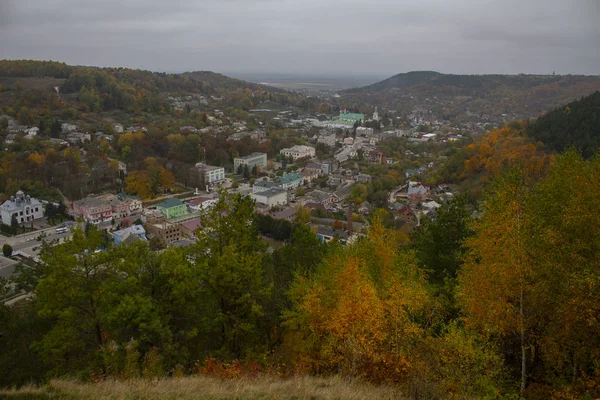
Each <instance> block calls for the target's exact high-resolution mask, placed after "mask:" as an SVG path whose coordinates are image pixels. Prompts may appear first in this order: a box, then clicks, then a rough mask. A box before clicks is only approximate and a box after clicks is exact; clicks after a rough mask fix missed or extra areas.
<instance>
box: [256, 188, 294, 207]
mask: <svg viewBox="0 0 600 400" xmlns="http://www.w3.org/2000/svg"><path fill="white" fill-rule="evenodd" d="M250 196H251V197H252V199H254V200H255V201H256V202H257V203H259V204H263V205H265V206H267V207H268V208H273V207H276V206H285V205H287V201H288V197H287V190H283V189H278V188H272V189H268V190H265V191H262V192H259V193H252V194H251V195H250Z"/></svg>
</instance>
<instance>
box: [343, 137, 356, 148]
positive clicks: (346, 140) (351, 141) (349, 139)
mask: <svg viewBox="0 0 600 400" xmlns="http://www.w3.org/2000/svg"><path fill="white" fill-rule="evenodd" d="M353 144H354V138H353V137H347V138H344V145H345V146H352V145H353Z"/></svg>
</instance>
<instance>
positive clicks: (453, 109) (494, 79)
mask: <svg viewBox="0 0 600 400" xmlns="http://www.w3.org/2000/svg"><path fill="white" fill-rule="evenodd" d="M597 90H600V78H598V77H596V76H581V75H524V74H520V75H452V74H442V73H439V72H433V71H413V72H408V73H403V74H398V75H395V76H393V77H390V78H388V79H385V80H383V81H381V82H377V83H374V84H372V85H369V86H365V87H361V88H354V89H349V90H346V91H343V92H342V98H341V99H340V102H341V104H343V105H345V106H346V107H358V106H359V105H360V106H363V107H365V106H371V107H373V106H380V107H383V108H387V109H392V110H394V109H397V110H402V109H411V108H418V109H424V110H430V111H432V112H433V113H434V114H435V115H438V116H440V117H443V118H445V119H450V120H454V119H456V118H458V119H460V120H465V119H466V118H467V114H468V115H472V116H477V117H481V116H483V115H486V116H489V119H490V120H494V121H498V120H502V119H501V118H500V117H501V114H506V115H507V116H508V117H509V118H510V119H528V118H533V117H535V116H538V115H540V114H542V113H544V112H546V111H549V110H552V109H554V108H555V107H558V106H560V105H562V104H566V103H568V102H570V101H573V100H575V99H577V98H579V97H581V96H582V95H588V94H590V93H593V92H595V91H597Z"/></svg>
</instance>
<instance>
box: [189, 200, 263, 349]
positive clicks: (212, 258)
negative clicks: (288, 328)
mask: <svg viewBox="0 0 600 400" xmlns="http://www.w3.org/2000/svg"><path fill="white" fill-rule="evenodd" d="M200 220H201V226H202V232H200V233H199V235H198V239H197V242H196V244H195V246H194V250H193V258H194V261H195V264H196V267H197V268H198V269H199V273H200V279H201V281H202V282H203V285H201V291H202V294H203V298H204V299H205V301H206V302H207V309H208V310H210V311H208V313H207V314H206V315H205V320H206V321H207V324H206V325H205V326H204V329H208V332H206V333H208V334H209V335H211V337H213V345H212V346H211V349H212V350H213V351H214V352H216V353H217V354H219V355H220V356H221V357H224V358H236V359H242V358H244V357H246V356H248V355H250V354H256V353H255V352H256V351H261V349H262V345H263V343H264V337H263V334H262V332H261V330H262V328H261V321H262V318H263V317H264V303H265V302H266V301H267V299H268V296H269V284H268V282H265V273H264V266H263V265H264V261H265V257H266V245H265V243H264V242H263V241H261V240H260V238H259V234H258V229H257V225H256V221H255V214H254V202H253V201H252V200H251V199H250V197H248V196H240V195H237V194H236V195H233V196H231V198H228V195H227V192H226V191H225V190H220V191H219V199H218V200H217V203H216V204H215V206H214V207H211V208H210V209H209V210H208V211H207V212H205V213H204V214H201V216H200ZM209 321H210V322H209ZM262 350H264V349H262Z"/></svg>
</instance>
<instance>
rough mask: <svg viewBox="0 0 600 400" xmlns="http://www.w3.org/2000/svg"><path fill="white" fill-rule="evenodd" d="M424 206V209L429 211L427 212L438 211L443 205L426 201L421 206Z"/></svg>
mask: <svg viewBox="0 0 600 400" xmlns="http://www.w3.org/2000/svg"><path fill="white" fill-rule="evenodd" d="M421 205H422V206H423V208H425V209H427V210H437V209H438V208H440V207H441V206H442V205H441V204H439V203H437V202H435V201H433V200H432V201H426V202H423V203H422V204H421Z"/></svg>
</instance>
